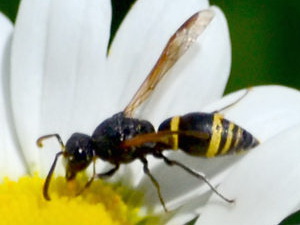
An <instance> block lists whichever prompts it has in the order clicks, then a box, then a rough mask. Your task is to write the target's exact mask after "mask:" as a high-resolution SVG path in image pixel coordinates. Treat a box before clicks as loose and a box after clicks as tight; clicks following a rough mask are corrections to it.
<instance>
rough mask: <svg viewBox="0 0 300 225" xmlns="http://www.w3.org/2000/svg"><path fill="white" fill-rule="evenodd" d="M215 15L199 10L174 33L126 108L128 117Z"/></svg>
mask: <svg viewBox="0 0 300 225" xmlns="http://www.w3.org/2000/svg"><path fill="white" fill-rule="evenodd" d="M213 16H214V12H213V10H211V9H206V10H202V11H200V12H197V13H195V14H194V15H193V16H191V17H190V18H189V19H188V20H187V21H186V22H185V23H184V24H183V25H182V26H181V27H180V28H179V29H178V30H177V31H176V32H175V33H174V34H173V35H172V37H171V38H170V39H169V41H168V43H167V45H166V47H165V48H164V50H163V52H162V53H161V55H160V57H159V59H158V60H157V62H156V64H155V66H154V67H153V69H152V71H151V72H150V73H149V75H148V76H147V78H146V79H145V80H144V82H143V83H142V85H141V86H140V88H139V89H138V91H137V92H136V93H135V95H134V96H133V98H132V99H131V101H130V102H129V104H128V105H127V106H126V108H125V109H124V113H125V115H126V116H127V117H132V115H133V113H134V110H135V109H136V108H137V107H138V106H139V105H141V104H142V103H143V102H144V101H145V100H146V99H147V98H148V97H149V95H150V94H151V92H152V91H153V90H154V89H155V87H156V85H157V84H158V83H159V81H160V80H161V79H162V78H163V77H164V75H165V74H166V73H167V72H168V70H169V69H170V68H171V67H172V66H173V65H174V64H175V63H176V62H177V60H178V59H179V58H180V57H181V56H182V55H183V54H184V53H185V52H186V51H187V50H188V48H189V47H190V46H191V45H192V44H193V43H194V42H195V41H196V40H197V38H198V36H199V35H200V34H201V33H202V32H203V31H204V30H205V28H206V26H207V25H208V24H209V23H210V21H211V20H212V18H213Z"/></svg>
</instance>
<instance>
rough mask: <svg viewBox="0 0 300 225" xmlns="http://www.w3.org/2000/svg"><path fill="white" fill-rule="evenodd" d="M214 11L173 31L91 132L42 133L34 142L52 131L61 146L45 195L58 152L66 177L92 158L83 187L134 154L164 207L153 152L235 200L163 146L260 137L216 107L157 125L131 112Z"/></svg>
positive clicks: (194, 146)
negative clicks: (103, 165) (130, 91)
mask: <svg viewBox="0 0 300 225" xmlns="http://www.w3.org/2000/svg"><path fill="white" fill-rule="evenodd" d="M213 17H214V13H213V11H212V10H211V9H207V10H203V11H200V12H197V13H195V14H194V15H193V16H191V17H190V18H189V19H188V20H187V21H186V22H185V23H184V24H183V25H182V26H181V27H180V28H179V29H178V30H177V31H176V32H175V33H174V34H173V35H172V36H171V38H170V39H169V41H168V42H167V44H166V46H165V48H164V50H163V52H162V53H161V55H160V57H159V59H158V60H157V62H156V64H155V66H154V67H153V69H152V70H151V72H150V73H149V75H148V76H147V77H146V79H145V80H144V82H143V83H142V85H141V86H140V88H139V89H138V90H137V92H136V93H135V95H134V96H133V98H132V99H131V101H130V102H129V104H128V105H127V106H126V107H125V109H124V110H123V111H122V112H119V113H116V114H115V115H113V116H112V117H110V118H108V119H106V120H104V121H103V122H102V123H100V125H98V127H96V129H95V131H94V133H93V134H92V135H91V136H89V135H86V134H82V133H74V134H72V135H71V137H70V138H69V139H68V140H67V142H66V144H64V143H63V141H62V139H61V138H60V136H59V135H58V134H49V135H45V136H42V137H40V138H39V139H38V140H37V145H38V146H39V147H42V142H43V141H44V140H45V139H48V138H53V137H54V138H56V139H57V140H58V142H59V144H60V146H61V151H59V152H58V153H57V154H56V156H55V159H54V161H53V163H52V166H51V168H50V171H49V173H48V175H47V177H46V180H45V183H44V186H43V195H44V198H45V199H46V200H50V196H49V193H48V190H49V185H50V180H51V177H52V175H53V172H54V169H55V166H56V164H57V160H58V158H59V157H60V156H62V157H63V158H64V159H65V161H66V168H65V169H66V174H65V178H66V180H67V181H71V180H74V179H75V178H76V175H77V173H78V172H81V171H83V170H85V169H86V168H87V167H88V166H89V165H90V164H93V173H92V176H91V177H90V178H89V180H88V181H87V183H86V184H85V186H84V187H83V190H85V189H86V188H88V187H89V186H90V185H91V183H92V182H93V180H94V179H98V178H105V177H110V176H112V175H113V174H114V173H115V172H116V171H117V170H118V169H119V167H120V165H121V164H127V163H130V162H132V161H134V160H136V159H138V160H140V161H141V163H142V164H143V170H144V173H145V174H146V175H147V176H148V177H149V178H150V180H151V182H152V183H153V185H154V187H155V188H156V191H157V195H158V198H159V200H160V202H161V205H162V206H163V208H164V210H165V211H167V207H166V205H165V202H164V199H163V197H162V194H161V190H160V185H159V182H158V181H157V180H156V179H155V177H154V176H153V175H152V173H151V172H150V170H149V167H148V161H147V156H148V155H152V156H154V157H156V158H159V159H161V160H163V161H164V162H165V163H166V164H167V165H168V166H178V167H180V168H182V169H183V170H185V171H186V172H187V173H189V174H191V175H192V176H195V177H196V178H198V179H201V180H203V181H204V182H205V183H206V184H208V185H209V187H210V188H211V190H212V191H213V192H215V193H216V194H217V195H219V196H220V197H221V198H222V199H224V200H225V201H227V202H233V200H231V199H228V198H226V197H225V196H223V195H222V194H221V193H219V192H218V191H217V190H216V189H215V188H214V186H213V185H212V184H211V183H210V182H209V181H208V180H207V179H206V178H205V176H204V175H201V174H200V173H197V172H196V171H194V170H192V169H191V168H189V167H187V166H186V165H184V164H182V163H181V162H179V161H176V160H172V159H170V158H168V157H167V156H165V155H164V152H165V151H168V150H177V149H180V150H182V151H183V152H185V153H186V154H189V155H192V156H197V157H216V156H222V155H228V154H231V153H237V152H240V151H245V150H248V149H251V148H253V147H255V146H256V145H258V144H259V142H258V140H257V139H256V138H255V137H254V136H253V135H252V134H250V133H249V132H248V131H246V130H245V129H243V128H242V127H240V126H238V125H236V124H235V123H233V122H231V121H229V120H227V119H225V118H223V116H222V115H221V114H220V113H219V112H213V113H202V112H193V113H188V114H186V115H183V116H174V117H171V118H168V119H166V120H165V121H163V122H162V123H161V124H160V126H159V127H158V129H157V130H155V128H154V126H153V125H152V124H151V123H150V122H149V121H147V120H141V119H137V118H134V112H135V110H136V109H137V108H138V107H139V106H140V105H141V104H142V103H143V102H144V101H145V100H146V99H147V98H148V97H149V96H150V94H151V93H152V91H153V90H154V89H155V87H156V85H157V84H158V83H159V81H160V80H161V79H162V78H163V77H164V75H165V74H166V73H167V71H168V70H169V69H170V68H171V67H172V66H173V65H174V64H175V63H176V62H177V60H178V59H179V58H180V57H181V56H182V55H183V54H184V53H185V52H186V51H187V50H188V49H189V47H190V46H191V45H192V44H193V43H194V42H195V41H196V40H197V38H198V36H199V35H200V34H201V33H202V32H203V31H204V30H205V28H206V26H207V25H208V24H209V23H210V21H211V20H212V19H213ZM98 159H101V160H104V161H107V162H109V163H111V164H112V165H113V167H112V168H111V169H109V170H108V171H105V172H103V173H97V172H96V169H95V167H96V160H98Z"/></svg>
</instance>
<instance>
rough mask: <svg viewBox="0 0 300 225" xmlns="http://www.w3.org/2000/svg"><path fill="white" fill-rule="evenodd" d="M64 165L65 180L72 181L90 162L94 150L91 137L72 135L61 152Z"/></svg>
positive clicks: (79, 134)
mask: <svg viewBox="0 0 300 225" xmlns="http://www.w3.org/2000/svg"><path fill="white" fill-rule="evenodd" d="M63 156H64V159H65V165H66V179H67V180H72V179H74V178H75V177H76V174H77V173H78V172H80V171H82V170H84V169H85V168H86V167H88V166H89V164H90V163H91V162H92V160H93V157H94V150H93V145H92V141H91V137H90V136H88V135H85V134H81V133H74V134H73V135H72V136H71V137H70V138H69V140H68V141H67V143H66V146H65V150H64V152H63Z"/></svg>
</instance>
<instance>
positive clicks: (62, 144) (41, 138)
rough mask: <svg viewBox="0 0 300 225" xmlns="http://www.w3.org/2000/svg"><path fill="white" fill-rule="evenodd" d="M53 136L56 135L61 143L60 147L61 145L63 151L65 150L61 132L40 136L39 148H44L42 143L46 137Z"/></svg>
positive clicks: (38, 140) (37, 141) (37, 142)
mask: <svg viewBox="0 0 300 225" xmlns="http://www.w3.org/2000/svg"><path fill="white" fill-rule="evenodd" d="M52 137H56V139H57V141H58V143H59V144H60V147H61V149H62V151H64V150H65V145H64V143H63V141H62V139H61V137H60V136H59V134H48V135H44V136H41V137H39V138H38V139H37V140H36V144H37V146H38V147H39V148H42V147H43V143H42V142H43V141H44V140H45V139H48V138H52Z"/></svg>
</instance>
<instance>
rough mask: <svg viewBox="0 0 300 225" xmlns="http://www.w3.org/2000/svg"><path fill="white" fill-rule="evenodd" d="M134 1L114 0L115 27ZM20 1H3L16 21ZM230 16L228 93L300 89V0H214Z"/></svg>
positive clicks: (0, 0) (0, 1) (1, 6)
mask: <svg viewBox="0 0 300 225" xmlns="http://www.w3.org/2000/svg"><path fill="white" fill-rule="evenodd" d="M133 1H134V0H112V2H113V6H114V13H113V15H114V18H115V20H113V30H115V29H116V27H118V24H119V23H120V20H121V19H122V18H123V16H124V15H125V12H126V10H127V9H128V8H129V6H130V5H131V4H132V2H133ZM18 4H19V0H0V10H1V11H3V12H4V13H5V14H6V15H7V16H8V17H9V18H10V19H11V20H12V21H14V20H15V16H16V13H17V8H18ZM211 4H214V5H218V6H220V7H221V8H222V9H223V11H224V12H225V15H226V16H227V19H228V24H229V28H230V34H231V40H232V50H233V53H232V73H231V77H230V80H229V84H228V86H227V90H226V91H227V92H230V91H233V90H236V89H240V88H243V87H249V86H254V85H259V84H282V85H287V86H291V87H294V88H298V89H300V57H299V56H298V54H299V53H300V44H299V41H300V31H299V30H300V29H299V27H300V26H299V22H300V1H299V0H290V1H284V0H265V1H262V0H251V1H233V0H212V1H211Z"/></svg>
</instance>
